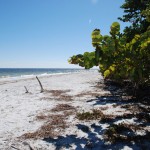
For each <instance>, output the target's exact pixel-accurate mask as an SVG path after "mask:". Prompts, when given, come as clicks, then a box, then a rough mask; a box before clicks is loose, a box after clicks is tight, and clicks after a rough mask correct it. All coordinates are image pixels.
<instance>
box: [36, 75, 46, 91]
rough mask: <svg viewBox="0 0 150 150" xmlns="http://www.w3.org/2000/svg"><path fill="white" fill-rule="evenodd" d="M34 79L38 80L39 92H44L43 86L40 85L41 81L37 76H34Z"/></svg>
mask: <svg viewBox="0 0 150 150" xmlns="http://www.w3.org/2000/svg"><path fill="white" fill-rule="evenodd" d="M36 79H37V80H38V82H39V85H40V87H41V93H43V92H44V88H43V86H42V83H41V81H40V80H39V78H38V77H37V76H36Z"/></svg>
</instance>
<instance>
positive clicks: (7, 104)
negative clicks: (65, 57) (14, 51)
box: [0, 71, 134, 150]
mask: <svg viewBox="0 0 150 150" xmlns="http://www.w3.org/2000/svg"><path fill="white" fill-rule="evenodd" d="M39 78H40V80H41V82H42V84H43V87H44V89H46V90H47V91H49V90H68V92H66V93H67V95H69V96H72V97H73V100H70V101H69V100H68V101H65V100H56V99H55V97H53V96H52V95H51V94H50V93H49V92H44V93H40V87H39V84H38V82H37V80H36V79H35V78H30V79H21V80H16V79H15V80H9V81H6V80H1V81H0V149H2V150H3V149H4V150H5V149H8V150H11V149H12V150H14V149H15V148H18V149H20V150H29V149H30V148H29V146H28V144H29V145H31V146H32V148H33V149H34V150H35V149H36V150H53V149H56V148H62V149H63V147H61V146H62V145H63V144H64V145H65V142H69V143H70V145H69V147H68V148H66V147H64V149H83V148H84V147H85V145H86V144H87V143H88V139H89V140H95V142H98V140H102V136H101V135H102V133H98V132H96V131H95V130H96V128H90V130H91V134H90V135H88V134H87V133H85V132H83V131H81V130H79V129H78V127H77V124H78V125H79V126H80V124H82V125H83V124H85V125H86V126H88V125H90V124H91V123H86V122H85V123H84V122H82V123H81V122H80V121H79V120H77V119H76V118H75V115H72V116H69V117H68V120H67V123H68V125H70V126H69V127H68V128H67V129H66V130H65V134H64V137H63V138H61V139H60V140H56V141H54V142H46V141H44V140H42V139H38V140H33V139H28V140H25V139H23V140H22V139H19V138H18V137H20V136H22V135H23V134H24V133H28V132H34V131H36V130H37V129H39V128H40V127H41V126H42V125H43V124H44V121H38V120H36V116H37V115H38V114H40V113H41V112H45V113H46V112H47V111H50V110H51V109H52V108H54V107H55V106H56V105H57V104H69V105H72V106H74V107H75V108H77V111H83V110H84V111H89V110H91V109H93V108H98V107H99V108H101V107H104V106H108V107H110V108H111V107H112V105H113V104H107V105H100V106H97V105H94V103H95V101H90V102H87V100H91V99H94V98H95V97H94V96H90V95H85V96H83V97H76V95H77V94H80V93H82V92H97V93H101V94H105V93H109V91H104V90H102V89H96V88H95V87H94V85H96V83H97V82H99V81H101V80H103V78H102V77H101V76H100V74H99V73H98V72H97V71H89V72H88V71H87V72H80V73H72V74H64V75H63V74H62V75H53V76H45V77H39ZM24 86H26V87H27V88H28V90H29V92H30V93H25V89H24ZM69 90H70V91H69ZM112 109H113V108H112ZM116 109H117V108H116ZM120 110H121V109H119V110H115V111H120ZM122 110H123V109H122ZM112 112H113V110H111V109H110V110H109V111H108V112H106V113H108V114H112ZM56 113H57V112H56ZM58 113H60V112H58ZM130 122H134V120H132V121H131V120H130ZM94 123H95V125H96V124H97V123H98V122H97V121H92V124H94ZM98 126H99V128H100V127H101V130H103V129H105V128H106V127H108V125H107V124H99V123H98ZM60 135H61V133H60ZM71 135H73V136H71ZM86 140H87V141H86ZM85 141H86V142H85ZM89 143H90V141H89ZM66 144H67V143H66ZM101 145H103V143H102V142H100V141H99V143H98V144H97V146H95V149H99V148H100V146H101ZM85 149H86V148H85ZM102 149H103V148H102ZM125 149H129V147H128V146H126V147H125Z"/></svg>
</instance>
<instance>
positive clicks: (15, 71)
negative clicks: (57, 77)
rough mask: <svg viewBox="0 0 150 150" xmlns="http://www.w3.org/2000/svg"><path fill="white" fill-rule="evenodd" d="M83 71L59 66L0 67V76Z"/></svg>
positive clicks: (26, 75) (30, 75) (42, 74)
mask: <svg viewBox="0 0 150 150" xmlns="http://www.w3.org/2000/svg"><path fill="white" fill-rule="evenodd" d="M80 71H84V70H83V69H66V68H65V69H62V68H61V69H60V68H49V69H48V68H0V78H10V77H32V76H35V75H40V76H44V75H50V74H64V73H72V72H80Z"/></svg>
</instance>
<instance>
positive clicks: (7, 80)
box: [0, 69, 98, 85]
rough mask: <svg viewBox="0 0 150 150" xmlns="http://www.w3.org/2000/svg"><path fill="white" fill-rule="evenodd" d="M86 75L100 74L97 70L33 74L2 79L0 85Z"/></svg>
mask: <svg viewBox="0 0 150 150" xmlns="http://www.w3.org/2000/svg"><path fill="white" fill-rule="evenodd" d="M82 72H83V73H84V72H98V70H97V69H94V70H81V71H75V72H64V73H63V72H62V73H42V74H37V75H36V74H33V75H21V76H12V77H11V76H8V77H0V85H3V84H7V83H15V82H18V81H21V80H28V79H35V78H36V76H38V77H40V78H46V77H51V76H61V75H67V74H78V73H82Z"/></svg>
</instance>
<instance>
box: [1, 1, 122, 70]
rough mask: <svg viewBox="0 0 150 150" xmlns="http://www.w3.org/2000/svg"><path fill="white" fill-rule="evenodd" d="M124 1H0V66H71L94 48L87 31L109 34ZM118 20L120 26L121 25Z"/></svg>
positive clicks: (89, 33) (119, 14) (120, 14)
mask: <svg viewBox="0 0 150 150" xmlns="http://www.w3.org/2000/svg"><path fill="white" fill-rule="evenodd" d="M123 2H124V0H118V1H114V0H0V67H3V68H9V67H10V68H13V67H14V68H22V67H23V68H29V67H30V68H38V67H40V68H43V67H44V68H55V67H57V68H64V67H65V68H68V67H69V68H71V67H77V66H75V65H70V64H68V62H67V59H68V58H69V57H70V56H72V55H74V54H79V53H83V52H85V51H92V50H94V49H93V47H92V45H91V37H90V36H91V32H92V31H93V30H94V29H95V28H99V29H100V30H101V33H102V34H109V29H110V25H111V23H112V22H114V21H118V20H117V17H119V16H122V15H123V10H122V9H120V6H121V5H122V4H123ZM120 23H121V29H123V28H124V27H125V24H124V23H122V22H120Z"/></svg>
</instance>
